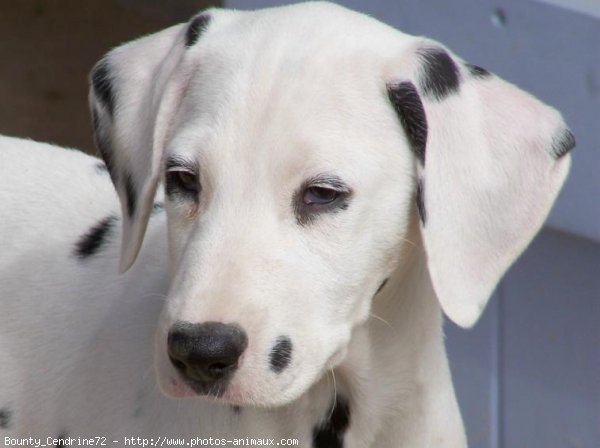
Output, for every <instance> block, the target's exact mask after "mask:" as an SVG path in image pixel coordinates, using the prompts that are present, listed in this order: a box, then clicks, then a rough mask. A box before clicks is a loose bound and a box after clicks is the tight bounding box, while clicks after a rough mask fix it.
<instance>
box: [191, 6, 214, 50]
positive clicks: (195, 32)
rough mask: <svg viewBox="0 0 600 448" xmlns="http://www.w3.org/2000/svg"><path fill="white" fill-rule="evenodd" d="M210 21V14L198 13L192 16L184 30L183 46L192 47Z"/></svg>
mask: <svg viewBox="0 0 600 448" xmlns="http://www.w3.org/2000/svg"><path fill="white" fill-rule="evenodd" d="M209 23H210V15H208V14H200V15H199V16H197V17H194V18H193V19H192V21H191V22H190V24H189V25H188V28H187V30H186V32H185V46H186V47H187V48H190V47H193V46H194V44H195V43H196V42H198V39H199V38H200V36H201V35H202V33H203V32H204V31H205V30H206V28H208V25H209Z"/></svg>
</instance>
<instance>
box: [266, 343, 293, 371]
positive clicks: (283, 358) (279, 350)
mask: <svg viewBox="0 0 600 448" xmlns="http://www.w3.org/2000/svg"><path fill="white" fill-rule="evenodd" d="M292 349H293V346H292V341H291V340H290V338H288V337H287V336H279V338H277V341H276V342H275V345H274V346H273V348H272V349H271V354H270V355H269V363H270V365H271V370H272V371H273V372H275V373H280V372H281V371H282V370H283V369H285V368H286V367H287V366H288V365H289V363H290V361H291V360H292Z"/></svg>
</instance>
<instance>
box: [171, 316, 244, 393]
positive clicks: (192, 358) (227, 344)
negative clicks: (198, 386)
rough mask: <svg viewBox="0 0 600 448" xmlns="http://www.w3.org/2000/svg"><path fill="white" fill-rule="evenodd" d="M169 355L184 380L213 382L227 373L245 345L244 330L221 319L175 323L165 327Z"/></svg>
mask: <svg viewBox="0 0 600 448" xmlns="http://www.w3.org/2000/svg"><path fill="white" fill-rule="evenodd" d="M167 346H168V352H169V358H170V359H171V362H172V363H173V365H174V366H175V368H176V369H177V370H178V371H179V372H180V373H181V374H182V375H183V376H184V377H185V378H187V379H189V380H192V381H195V382H200V383H203V384H210V383H214V382H216V381H217V380H221V379H224V378H226V377H227V376H229V375H231V374H232V373H233V372H234V371H235V369H237V366H238V360H239V358H240V356H241V355H242V353H244V350H245V349H246V347H247V346H248V338H247V337H246V333H245V332H244V330H242V329H241V328H240V327H238V326H237V325H229V324H224V323H222V322H205V323H202V324H192V323H190V322H178V323H176V324H175V325H173V326H172V327H171V329H170V330H169V336H168V340H167Z"/></svg>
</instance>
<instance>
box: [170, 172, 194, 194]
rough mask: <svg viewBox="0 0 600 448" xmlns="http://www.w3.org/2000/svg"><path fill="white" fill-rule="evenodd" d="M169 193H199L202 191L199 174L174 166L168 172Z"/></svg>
mask: <svg viewBox="0 0 600 448" xmlns="http://www.w3.org/2000/svg"><path fill="white" fill-rule="evenodd" d="M166 190H167V194H170V193H174V192H175V191H180V192H184V193H189V194H193V195H197V194H198V193H199V192H200V182H199V181H198V176H197V174H196V173H194V172H193V171H191V170H187V169H183V168H179V167H178V168H172V169H169V170H167V172H166Z"/></svg>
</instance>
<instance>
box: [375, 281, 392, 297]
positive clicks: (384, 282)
mask: <svg viewBox="0 0 600 448" xmlns="http://www.w3.org/2000/svg"><path fill="white" fill-rule="evenodd" d="M388 280H389V278H386V279H385V280H384V281H383V282H381V285H379V288H377V291H375V295H377V294H379V293H380V292H381V290H382V289H383V288H385V285H386V284H387V282H388Z"/></svg>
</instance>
